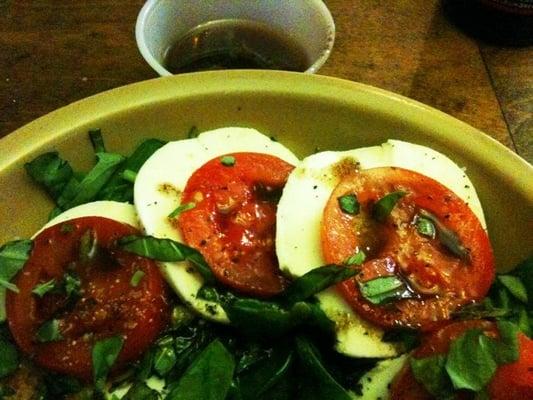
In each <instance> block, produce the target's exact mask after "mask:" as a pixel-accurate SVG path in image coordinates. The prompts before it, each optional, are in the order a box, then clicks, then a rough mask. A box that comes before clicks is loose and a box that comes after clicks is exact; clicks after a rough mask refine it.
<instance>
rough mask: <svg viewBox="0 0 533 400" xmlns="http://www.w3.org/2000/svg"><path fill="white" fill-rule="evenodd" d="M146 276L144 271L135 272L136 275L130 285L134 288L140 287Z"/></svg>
mask: <svg viewBox="0 0 533 400" xmlns="http://www.w3.org/2000/svg"><path fill="white" fill-rule="evenodd" d="M144 275H146V274H145V273H144V271H141V270H140V269H139V270H137V271H135V273H134V274H133V276H132V277H131V280H130V285H131V286H133V287H137V286H139V283H141V280H142V278H144Z"/></svg>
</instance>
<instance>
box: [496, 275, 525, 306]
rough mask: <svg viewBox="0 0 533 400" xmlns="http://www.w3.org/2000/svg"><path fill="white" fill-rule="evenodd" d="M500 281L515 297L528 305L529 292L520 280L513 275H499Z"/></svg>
mask: <svg viewBox="0 0 533 400" xmlns="http://www.w3.org/2000/svg"><path fill="white" fill-rule="evenodd" d="M498 280H499V281H500V283H501V284H502V285H503V286H505V288H506V289H507V290H509V292H510V293H511V294H512V295H513V296H514V297H516V298H517V299H518V300H520V301H521V302H522V303H525V304H527V302H528V298H527V290H526V287H525V285H524V284H523V283H522V281H521V280H520V278H518V277H516V276H513V275H498Z"/></svg>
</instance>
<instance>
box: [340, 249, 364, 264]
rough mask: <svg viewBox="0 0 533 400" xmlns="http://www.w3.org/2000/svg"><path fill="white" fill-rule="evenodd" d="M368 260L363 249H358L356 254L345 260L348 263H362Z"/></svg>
mask: <svg viewBox="0 0 533 400" xmlns="http://www.w3.org/2000/svg"><path fill="white" fill-rule="evenodd" d="M365 260H366V254H365V252H364V251H363V250H359V249H357V251H356V252H355V254H354V255H352V256H350V257H348V259H347V260H346V261H345V262H344V264H346V265H361V264H363V263H364V262H365Z"/></svg>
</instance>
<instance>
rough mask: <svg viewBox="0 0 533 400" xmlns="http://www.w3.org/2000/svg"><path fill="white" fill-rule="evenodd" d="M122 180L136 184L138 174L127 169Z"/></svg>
mask: <svg viewBox="0 0 533 400" xmlns="http://www.w3.org/2000/svg"><path fill="white" fill-rule="evenodd" d="M122 179H124V180H125V181H128V182H130V183H135V179H137V172H135V171H132V170H131V169H125V170H124V171H123V172H122Z"/></svg>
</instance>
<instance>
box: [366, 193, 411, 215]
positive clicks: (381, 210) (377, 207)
mask: <svg viewBox="0 0 533 400" xmlns="http://www.w3.org/2000/svg"><path fill="white" fill-rule="evenodd" d="M406 194H407V193H406V192H402V191H397V192H392V193H389V194H387V195H385V196H383V197H382V198H381V199H379V200H378V201H377V202H376V203H374V205H373V207H372V218H374V219H375V220H376V221H378V222H385V220H386V219H387V218H388V217H389V215H390V213H391V212H392V210H393V209H394V206H395V205H396V203H398V201H399V200H400V199H401V198H402V197H404V196H405V195H406Z"/></svg>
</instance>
